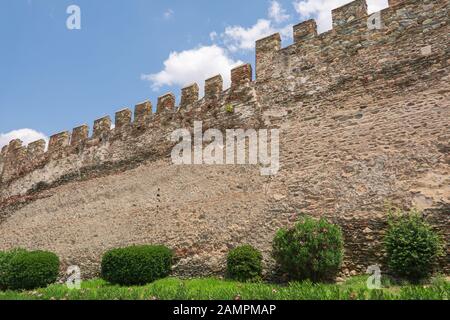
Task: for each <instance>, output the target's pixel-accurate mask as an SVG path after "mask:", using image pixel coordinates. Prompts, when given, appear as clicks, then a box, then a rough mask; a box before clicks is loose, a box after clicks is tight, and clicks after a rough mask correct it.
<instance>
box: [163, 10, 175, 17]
mask: <svg viewBox="0 0 450 320" xmlns="http://www.w3.org/2000/svg"><path fill="white" fill-rule="evenodd" d="M174 14H175V12H174V11H173V10H172V9H167V10H166V12H164V19H170V18H172V17H173V15H174Z"/></svg>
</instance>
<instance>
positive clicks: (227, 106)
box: [225, 103, 234, 113]
mask: <svg viewBox="0 0 450 320" xmlns="http://www.w3.org/2000/svg"><path fill="white" fill-rule="evenodd" d="M225 111H226V112H227V113H234V107H233V105H232V104H231V103H229V104H227V105H226V106H225Z"/></svg>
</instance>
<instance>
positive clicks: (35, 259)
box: [0, 249, 59, 290]
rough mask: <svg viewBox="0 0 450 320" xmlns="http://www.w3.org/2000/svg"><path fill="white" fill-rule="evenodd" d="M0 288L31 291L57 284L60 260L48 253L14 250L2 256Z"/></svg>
mask: <svg viewBox="0 0 450 320" xmlns="http://www.w3.org/2000/svg"><path fill="white" fill-rule="evenodd" d="M0 268H1V270H2V271H1V272H0V286H1V287H3V288H4V289H10V290H31V289H36V288H42V287H46V286H48V285H49V284H52V283H54V282H56V280H57V278H58V274H59V258H58V256H57V255H56V254H54V253H52V252H46V251H26V250H22V249H17V250H12V251H9V252H6V253H2V254H1V255H0Z"/></svg>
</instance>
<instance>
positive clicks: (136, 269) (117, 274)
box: [101, 246, 173, 285]
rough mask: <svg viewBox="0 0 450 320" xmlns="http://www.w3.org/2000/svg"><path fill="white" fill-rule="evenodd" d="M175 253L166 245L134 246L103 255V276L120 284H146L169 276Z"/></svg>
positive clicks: (111, 281)
mask: <svg viewBox="0 0 450 320" xmlns="http://www.w3.org/2000/svg"><path fill="white" fill-rule="evenodd" d="M172 260H173V253H172V251H171V250H170V249H169V248H167V247H165V246H132V247H127V248H120V249H113V250H110V251H108V252H106V253H105V254H104V255H103V259H102V266H101V274H102V278H103V279H104V280H106V281H109V282H110V283H113V284H119V285H144V284H147V283H151V282H153V281H155V280H158V279H161V278H165V277H167V276H168V275H169V274H170V272H171V269H172Z"/></svg>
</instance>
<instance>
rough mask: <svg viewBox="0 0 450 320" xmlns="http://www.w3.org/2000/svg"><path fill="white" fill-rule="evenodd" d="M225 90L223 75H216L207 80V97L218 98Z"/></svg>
mask: <svg viewBox="0 0 450 320" xmlns="http://www.w3.org/2000/svg"><path fill="white" fill-rule="evenodd" d="M222 90H223V78H222V76H221V75H217V76H214V77H212V78H209V79H207V80H206V81H205V98H206V99H212V100H217V99H218V98H219V96H220V94H221V93H222Z"/></svg>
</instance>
